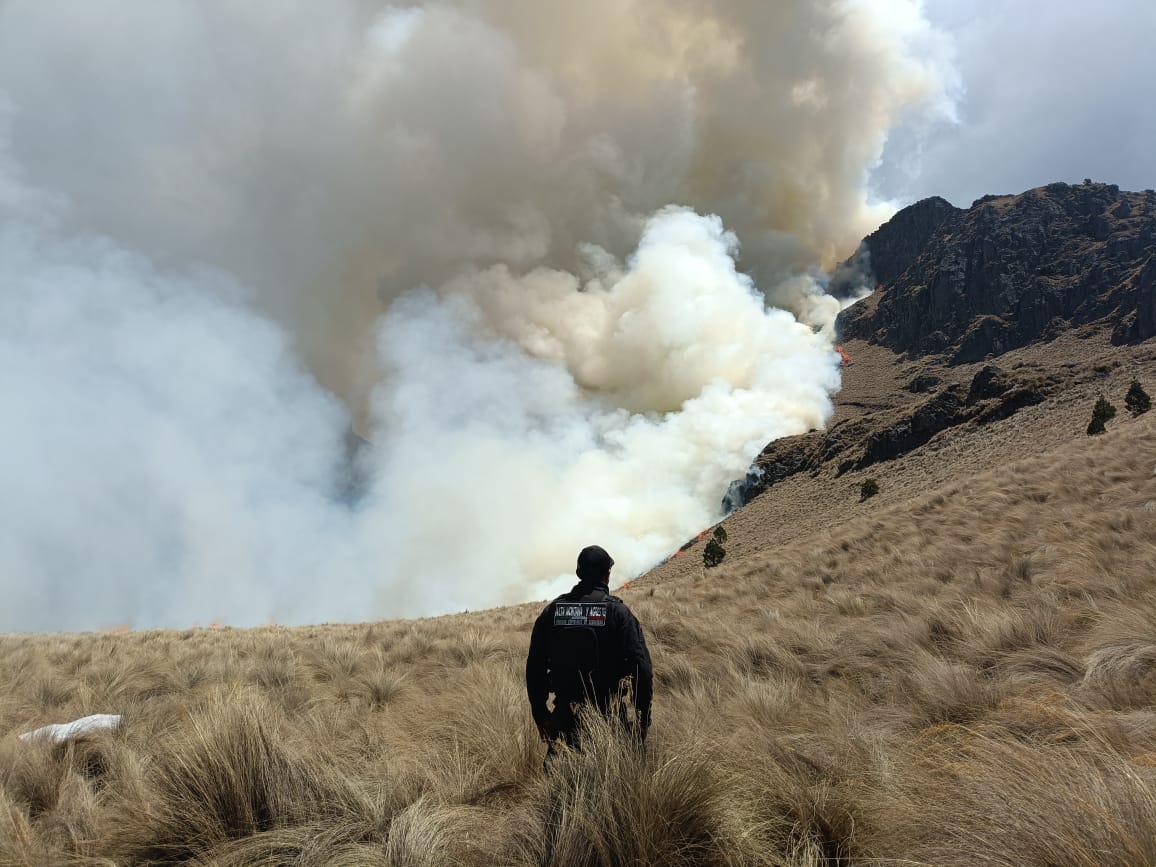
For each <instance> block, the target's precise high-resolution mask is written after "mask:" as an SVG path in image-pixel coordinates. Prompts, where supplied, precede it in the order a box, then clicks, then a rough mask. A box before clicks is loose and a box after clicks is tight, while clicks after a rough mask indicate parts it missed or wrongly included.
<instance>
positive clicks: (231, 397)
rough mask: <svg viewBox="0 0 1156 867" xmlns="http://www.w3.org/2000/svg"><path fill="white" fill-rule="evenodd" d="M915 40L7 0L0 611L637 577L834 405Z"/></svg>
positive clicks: (83, 612)
mask: <svg viewBox="0 0 1156 867" xmlns="http://www.w3.org/2000/svg"><path fill="white" fill-rule="evenodd" d="M943 54H944V46H943V44H942V38H941V37H940V36H939V35H938V34H936V33H935V32H934V31H932V30H931V28H929V27H928V25H927V24H926V22H925V20H924V19H923V17H922V15H921V11H920V8H919V5H918V3H915V2H906V0H879V2H827V3H810V2H803V0H798V2H789V3H777V4H766V3H761V2H749V3H743V2H739V3H718V2H707V0H681V2H678V3H666V2H664V3H659V2H657V0H655V2H649V0H631V2H626V3H623V2H611V0H595V2H591V3H587V4H582V6H581V7H580V8H579V7H577V6H566V5H565V4H563V5H562V6H561V7H557V8H555V7H553V6H551V5H550V4H540V3H532V2H529V0H505V2H502V0H491V2H466V0H462V2H446V3H411V4H405V5H396V6H385V5H382V4H379V3H376V2H369V0H363V2H358V0H345V2H341V3H331V4H325V5H324V6H322V5H318V4H305V3H299V4H276V5H273V4H260V3H257V4H241V3H232V2H225V0H217V2H213V0H207V2H204V0H202V2H197V3H192V2H181V0H169V2H163V3H156V4H145V5H142V4H138V3H134V2H128V0H100V2H91V3H85V4H70V5H67V6H63V5H60V4H54V3H39V2H27V0H8V2H7V3H4V4H0V220H2V221H0V287H2V288H0V315H2V319H0V364H2V366H0V369H2V370H3V371H4V375H3V377H0V400H3V401H4V405H5V406H7V407H10V408H12V412H10V413H9V415H10V416H11V418H10V421H9V424H8V425H7V426H6V428H7V429H6V430H5V431H4V432H3V433H2V434H0V478H2V479H3V480H4V482H5V484H6V487H7V488H8V492H9V496H8V497H6V498H5V499H4V501H3V502H4V505H3V506H2V507H0V508H2V509H3V512H2V513H0V525H2V526H3V529H2V530H0V582H2V584H3V588H4V591H5V596H6V598H7V599H9V600H11V601H10V603H9V604H8V605H6V606H5V611H4V614H3V616H2V617H0V629H13V628H83V627H93V626H100V625H112V624H116V623H122V622H123V623H131V624H133V625H175V624H184V623H189V622H193V621H201V622H205V621H208V620H214V619H215V620H223V621H226V622H236V623H254V622H261V621H263V620H266V619H270V618H272V619H276V620H278V621H288V622H302V621H318V620H325V619H353V618H369V617H375V616H395V615H412V614H423V613H433V612H437V611H445V610H453V609H457V608H463V607H478V606H487V605H492V604H499V603H502V602H508V601H514V600H518V599H525V598H535V597H541V596H544V595H546V593H548V592H550V591H551V590H553V589H555V588H556V587H557V586H559V585H560V584H564V583H565V579H563V578H561V577H560V576H563V575H565V574H566V573H569V572H570V571H571V570H572V568H573V557H574V553H575V552H576V551H577V550H578V548H580V547H581V546H582V545H584V544H588V543H590V542H594V541H597V542H598V543H599V544H603V545H604V546H605V547H607V548H608V549H609V550H611V551H612V552H613V553H614V556H615V559H616V560H617V561H618V564H619V566H618V569H617V570H616V574H618V577H619V578H626V577H629V575H630V574H631V573H633V572H635V571H637V570H640V569H642V568H645V567H646V566H647V565H649V564H650V563H653V562H654V561H655V560H656V559H658V558H659V557H661V556H662V555H663V554H664V553H667V552H669V550H671V548H672V547H674V546H676V545H677V544H678V543H679V542H681V541H682V540H683V539H684V538H685V537H686V536H687V535H689V534H691V533H693V532H694V531H696V530H697V529H699V528H700V527H701V526H703V525H704V524H706V523H708V522H709V521H710V520H712V519H713V518H714V517H715V516H716V508H717V503H718V501H719V498H720V496H721V494H722V491H723V490H724V489H725V486H726V483H727V481H729V480H730V479H731V478H733V477H735V476H737V475H741V473H742V471H743V470H744V469H745V467H746V465H747V464H748V463H749V461H750V459H751V458H752V457H753V455H754V454H755V453H756V452H757V451H758V449H759V448H761V447H762V445H764V444H765V442H766V441H768V440H770V439H772V438H774V437H776V436H782V435H786V434H791V433H798V432H802V431H804V430H807V429H809V428H811V427H814V426H817V425H821V424H822V423H823V422H824V420H825V419H826V418H827V417H828V415H829V413H830V397H829V396H830V394H831V393H832V392H833V391H834V390H835V389H837V387H838V367H837V356H835V355H834V354H833V353H832V352H831V345H830V333H829V327H830V323H831V321H832V318H833V312H835V311H837V309H838V304H837V302H835V301H833V300H832V299H830V298H827V297H825V296H823V295H822V294H821V292H820V283H821V281H822V277H821V275H820V274H819V272H818V267H819V266H820V265H821V264H823V263H825V262H830V261H832V260H833V259H834V258H835V257H837V256H838V255H842V254H845V253H847V252H849V251H850V249H851V248H852V247H853V245H854V243H855V242H856V241H857V240H858V238H859V237H861V236H862V235H863V234H864V233H865V232H866V231H867V230H869V229H870V228H872V227H873V226H874V225H875V224H877V223H878V221H879V220H880V219H881V217H882V216H885V209H881V208H877V207H876V208H873V207H870V206H868V205H867V204H866V202H865V197H864V192H863V191H864V187H865V183H866V178H867V173H868V172H869V170H870V168H871V166H872V165H873V163H874V161H875V160H876V159H877V158H878V155H879V153H880V150H881V148H882V145H883V141H884V138H885V136H886V132H887V129H888V128H889V127H890V126H891V125H892V124H893V123H894V122H895V121H896V119H897V118H898V117H899V116H900V115H902V114H903V113H904V112H911V111H928V112H944V111H949V110H950V103H949V101H948V99H947V97H946V95H945V93H946V89H947V88H948V86H949V85H950V80H951V78H950V70H949V69H947V68H941V67H940V66H939V65H938V64H937V62H936V60H935V58H937V57H940V56H943ZM768 300H770V301H772V302H774V303H775V304H778V305H780V306H782V307H784V308H785V309H784V310H779V309H774V308H773V307H767V304H766V302H767V301H768ZM788 310H789V311H790V312H787V311H788ZM796 317H798V318H801V319H802V320H803V321H802V322H800V321H798V320H797V318H796ZM334 395H336V396H334ZM351 421H352V422H355V423H356V425H357V428H358V430H359V431H361V432H362V433H363V434H365V436H366V437H367V438H368V439H369V440H370V441H371V443H372V446H371V447H369V448H366V449H364V450H362V453H361V455H360V458H359V460H360V466H359V473H360V475H361V476H362V477H363V478H364V480H365V481H364V490H363V491H362V493H361V495H360V496H358V497H357V498H355V499H351V498H350V497H349V496H348V494H347V492H346V491H345V487H344V482H343V479H344V477H345V475H346V474H347V469H348V468H347V467H346V463H347V457H346V446H345V435H346V432H347V430H348V426H349V424H350V423H351Z"/></svg>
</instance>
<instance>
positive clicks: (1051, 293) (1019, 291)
mask: <svg viewBox="0 0 1156 867" xmlns="http://www.w3.org/2000/svg"><path fill="white" fill-rule="evenodd" d="M862 249H863V250H865V251H866V253H867V255H868V256H869V261H870V266H871V269H872V271H873V273H874V275H875V278H876V280H877V282H878V289H877V291H876V293H875V295H873V296H872V297H871V298H869V299H866V300H865V301H863V302H860V303H858V304H855V305H853V306H852V307H850V308H848V309H847V310H845V311H844V312H843V313H842V314H841V315H840V317H839V328H840V333H841V334H842V335H843V336H844V337H846V338H860V339H864V340H868V341H870V342H872V343H878V344H882V345H884V346H886V347H888V348H890V349H892V350H894V351H896V352H900V353H904V354H905V355H907V356H908V357H915V356H921V355H941V356H943V357H944V359H945V360H946V361H948V362H949V363H953V364H960V363H968V362H973V361H979V360H981V359H984V358H989V357H994V356H998V355H1000V354H1002V353H1004V352H1007V351H1008V350H1010V349H1015V348H1018V347H1021V346H1025V345H1027V344H1029V343H1032V342H1034V341H1036V340H1040V339H1048V338H1049V337H1050V336H1054V335H1055V334H1056V333H1058V332H1059V331H1060V330H1062V329H1064V328H1067V327H1069V326H1073V325H1075V326H1079V325H1085V324H1088V323H1091V322H1098V321H1105V322H1106V323H1108V324H1109V325H1110V326H1111V328H1112V335H1113V340H1115V341H1116V342H1118V343H1123V342H1133V341H1138V340H1144V339H1147V338H1149V337H1152V336H1154V335H1156V192H1153V191H1151V190H1148V191H1145V192H1142V193H1129V192H1122V191H1121V190H1120V189H1119V187H1116V186H1114V185H1108V184H1091V183H1089V184H1081V185H1078V186H1072V185H1069V184H1058V183H1057V184H1049V185H1048V186H1046V187H1040V188H1039V189H1035V190H1029V191H1028V192H1026V193H1022V194H1021V195H1018V196H985V197H984V198H982V199H979V200H978V201H976V202H975V203H974V204H973V205H972V206H971V207H970V208H968V209H967V210H960V209H956V208H953V207H951V205H949V204H948V203H947V202H945V201H944V200H943V199H926V200H924V201H922V202H918V203H916V204H914V205H912V206H910V207H908V208H905V209H903V210H902V211H900V212H899V213H897V214H896V215H895V216H894V217H893V218H892V219H891V220H890V221H889V222H888V223H886V224H885V225H883V226H882V227H880V228H879V229H878V230H877V231H876V232H874V233H873V234H872V235H870V236H868V237H867V238H866V239H864V242H863V248H862ZM859 256H860V257H862V252H861V253H860V254H859ZM837 279H838V278H836V282H837Z"/></svg>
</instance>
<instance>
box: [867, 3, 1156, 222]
mask: <svg viewBox="0 0 1156 867" xmlns="http://www.w3.org/2000/svg"><path fill="white" fill-rule="evenodd" d="M926 14H927V16H928V18H929V19H930V20H931V22H932V23H933V24H934V25H936V26H938V27H940V28H943V29H944V30H946V31H947V32H948V33H949V34H950V35H951V36H952V37H953V41H954V43H955V50H956V59H955V67H956V69H957V71H958V73H959V79H960V81H959V84H960V87H961V90H962V92H961V94H960V95H959V97H958V103H957V106H958V122H957V123H956V124H948V123H941V124H939V125H937V126H935V127H933V128H931V129H915V128H912V127H911V126H910V125H909V126H907V127H905V128H901V129H897V130H895V131H893V132H892V134H891V136H890V138H889V140H888V144H887V147H886V150H885V152H884V156H883V162H882V164H881V165H880V166H879V168H878V169H877V170H876V171H875V173H874V176H873V184H872V187H873V192H874V193H875V195H877V196H879V197H880V198H884V199H898V200H900V201H902V202H904V203H907V202H911V201H914V200H917V199H921V198H924V197H926V196H932V195H939V196H943V197H944V198H946V199H948V200H949V201H951V202H952V203H953V204H955V205H957V206H966V205H968V204H970V203H971V202H972V201H973V200H975V199H976V198H978V197H979V196H982V195H984V194H986V193H1016V192H1021V191H1023V190H1025V189H1030V188H1031V187H1036V186H1040V185H1042V184H1046V183H1050V182H1052V181H1068V182H1076V183H1078V182H1079V181H1081V180H1082V179H1083V178H1085V177H1091V178H1093V179H1094V180H1100V181H1106V182H1109V183H1115V184H1119V185H1120V186H1121V187H1123V188H1125V189H1132V190H1137V189H1145V188H1149V187H1156V159H1154V154H1156V92H1154V89H1153V85H1154V84H1156V51H1154V50H1153V46H1154V41H1156V3H1154V2H1152V0H1100V2H1096V3H1084V2H1076V0H1054V2H1044V0H928V2H927V4H926Z"/></svg>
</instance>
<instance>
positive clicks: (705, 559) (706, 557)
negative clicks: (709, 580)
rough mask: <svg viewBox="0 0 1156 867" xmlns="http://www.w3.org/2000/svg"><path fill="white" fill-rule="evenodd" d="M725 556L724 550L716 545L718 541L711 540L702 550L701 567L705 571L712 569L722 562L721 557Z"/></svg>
mask: <svg viewBox="0 0 1156 867" xmlns="http://www.w3.org/2000/svg"><path fill="white" fill-rule="evenodd" d="M726 555H727V552H726V549H724V548H723V546H722V545H720V544H719V543H718V540H717V539H711V540H710V541H709V542H707V543H706V547H705V548H703V549H702V565H703V566H705V567H706V568H707V569H713V568H714V567H715V566H717V565H718V564H719V563H721V562H722V561H723V557H725V556H726Z"/></svg>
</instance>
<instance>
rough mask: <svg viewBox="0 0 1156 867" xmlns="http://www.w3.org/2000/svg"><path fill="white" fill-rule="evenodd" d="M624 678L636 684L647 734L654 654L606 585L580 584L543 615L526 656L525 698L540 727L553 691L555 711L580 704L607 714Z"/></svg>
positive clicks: (636, 700) (635, 622) (637, 706)
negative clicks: (590, 706) (572, 704)
mask: <svg viewBox="0 0 1156 867" xmlns="http://www.w3.org/2000/svg"><path fill="white" fill-rule="evenodd" d="M560 606H561V607H560ZM582 642H586V643H585V644H583V643H582ZM591 646H593V647H594V649H593V650H588V649H587V648H589V647H591ZM575 648H577V649H575ZM625 679H630V680H631V681H632V682H633V690H634V705H635V709H636V710H637V713H638V720H639V723H640V725H641V726H642V728H644V729H645V728H647V727H648V726H649V725H650V701H651V696H652V694H653V690H654V672H653V668H652V666H651V663H650V651H649V650H647V649H646V639H645V638H643V636H642V627H641V626H640V625H639V623H638V619H637V618H636V617H635V616H634V614H633V613H632V612H631V611H630V609H629V608H627V607H626V603H625V602H623V601H622V600H621V599H619V598H618V597H617V596H611V595H610V588H609V587H608V586H607V585H606V583H604V582H603V583H594V582H585V581H581V582H579V583H578V584H576V585H575V586H574V588H573V589H571V590H570V592H569V593H564V594H562V595H561V596H559V597H558V598H557V599H555V600H554V601H553V602H551V603H550V604H549V605H547V606H546V607H545V609H543V611H542V613H541V614H540V615H538V619H537V620H536V621H535V622H534V631H533V632H532V633H531V635H530V652H529V654H528V655H527V657H526V694H527V695H528V697H529V699H530V712H531V713H532V714H533V715H534V722H535V723H537V724H538V726H543V725H545V724H546V722H547V720H548V719H549V717H550V712H549V711H548V710H547V708H546V701H547V698H548V697H549V694H550V693H551V692H552V693H554V696H555V698H554V706H555V708H557V707H559V705H560V704H565V703H568V702H579V703H593V704H595V705H596V706H597V707H598V708H599V709H600V710H602V711H606V710H607V709H608V708H609V706H610V700H611V698H612V697H613V695H614V694H615V693H616V692H617V690H618V689H619V688H620V686H621V683H622V681H623V680H625Z"/></svg>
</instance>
